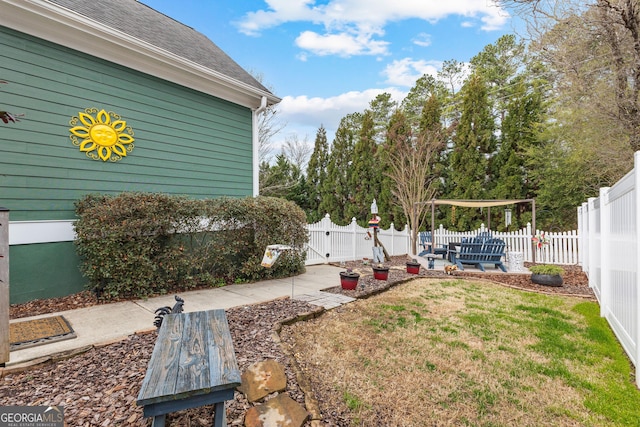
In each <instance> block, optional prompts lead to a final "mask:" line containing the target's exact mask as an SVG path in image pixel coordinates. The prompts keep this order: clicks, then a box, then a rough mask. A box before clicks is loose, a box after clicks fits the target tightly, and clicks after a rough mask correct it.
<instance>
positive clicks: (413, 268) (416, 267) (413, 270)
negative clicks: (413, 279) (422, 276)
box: [407, 262, 420, 274]
mask: <svg viewBox="0 0 640 427" xmlns="http://www.w3.org/2000/svg"><path fill="white" fill-rule="evenodd" d="M407 273H409V274H418V273H420V264H418V263H415V264H414V263H412V262H408V263H407Z"/></svg>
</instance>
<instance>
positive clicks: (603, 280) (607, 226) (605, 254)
mask: <svg viewBox="0 0 640 427" xmlns="http://www.w3.org/2000/svg"><path fill="white" fill-rule="evenodd" d="M609 190H610V187H602V188H600V295H601V297H600V316H602V317H604V318H607V315H608V314H609V311H610V309H611V274H610V272H611V205H610V204H609Z"/></svg>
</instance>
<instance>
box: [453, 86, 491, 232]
mask: <svg viewBox="0 0 640 427" xmlns="http://www.w3.org/2000/svg"><path fill="white" fill-rule="evenodd" d="M461 113H462V114H461V117H460V123H459V124H458V126H457V128H456V134H455V136H454V138H453V142H454V147H453V151H452V153H451V164H450V166H451V169H450V175H449V179H450V181H451V182H450V183H449V184H451V185H452V189H451V193H450V197H451V198H453V199H476V200H479V199H484V198H486V197H487V195H488V194H487V191H486V187H487V184H488V182H489V178H490V177H489V157H490V156H491V155H492V154H493V152H494V150H495V145H496V142H495V137H494V134H493V132H494V128H495V125H494V121H493V117H492V115H491V105H490V104H489V100H488V93H487V87H486V85H485V84H484V81H483V80H482V78H481V77H480V76H479V75H477V74H474V75H472V76H471V77H470V78H469V80H468V81H467V83H466V84H465V85H464V87H463V88H462V111H461ZM482 219H483V218H482V216H481V215H480V213H479V212H477V211H472V210H467V212H465V214H464V215H457V223H456V224H454V226H455V227H456V228H457V229H461V230H471V229H473V228H475V227H478V226H479V225H480V223H482Z"/></svg>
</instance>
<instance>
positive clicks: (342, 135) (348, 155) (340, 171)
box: [320, 113, 362, 224]
mask: <svg viewBox="0 0 640 427" xmlns="http://www.w3.org/2000/svg"><path fill="white" fill-rule="evenodd" d="M361 121H362V115H361V114H360V113H352V114H348V115H347V116H345V117H343V118H342V119H341V120H340V125H339V126H338V129H337V130H336V136H335V138H334V140H333V144H332V147H331V152H330V154H329V159H328V164H327V179H326V180H325V182H323V184H322V198H321V202H320V212H325V213H328V214H329V215H330V216H331V219H332V221H333V222H334V223H336V224H348V223H350V222H351V217H350V216H349V210H350V205H351V199H352V197H353V193H352V191H351V189H350V185H349V168H350V167H351V165H352V161H353V148H354V146H355V141H356V139H357V134H358V132H359V130H360V123H361Z"/></svg>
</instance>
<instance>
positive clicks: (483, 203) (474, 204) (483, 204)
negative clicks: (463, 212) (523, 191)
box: [429, 199, 533, 208]
mask: <svg viewBox="0 0 640 427" xmlns="http://www.w3.org/2000/svg"><path fill="white" fill-rule="evenodd" d="M528 202H533V199H522V200H447V199H433V200H432V201H431V202H429V203H433V204H434V205H452V206H461V207H465V208H487V207H489V208H490V207H493V206H505V205H515V204H518V203H528Z"/></svg>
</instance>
